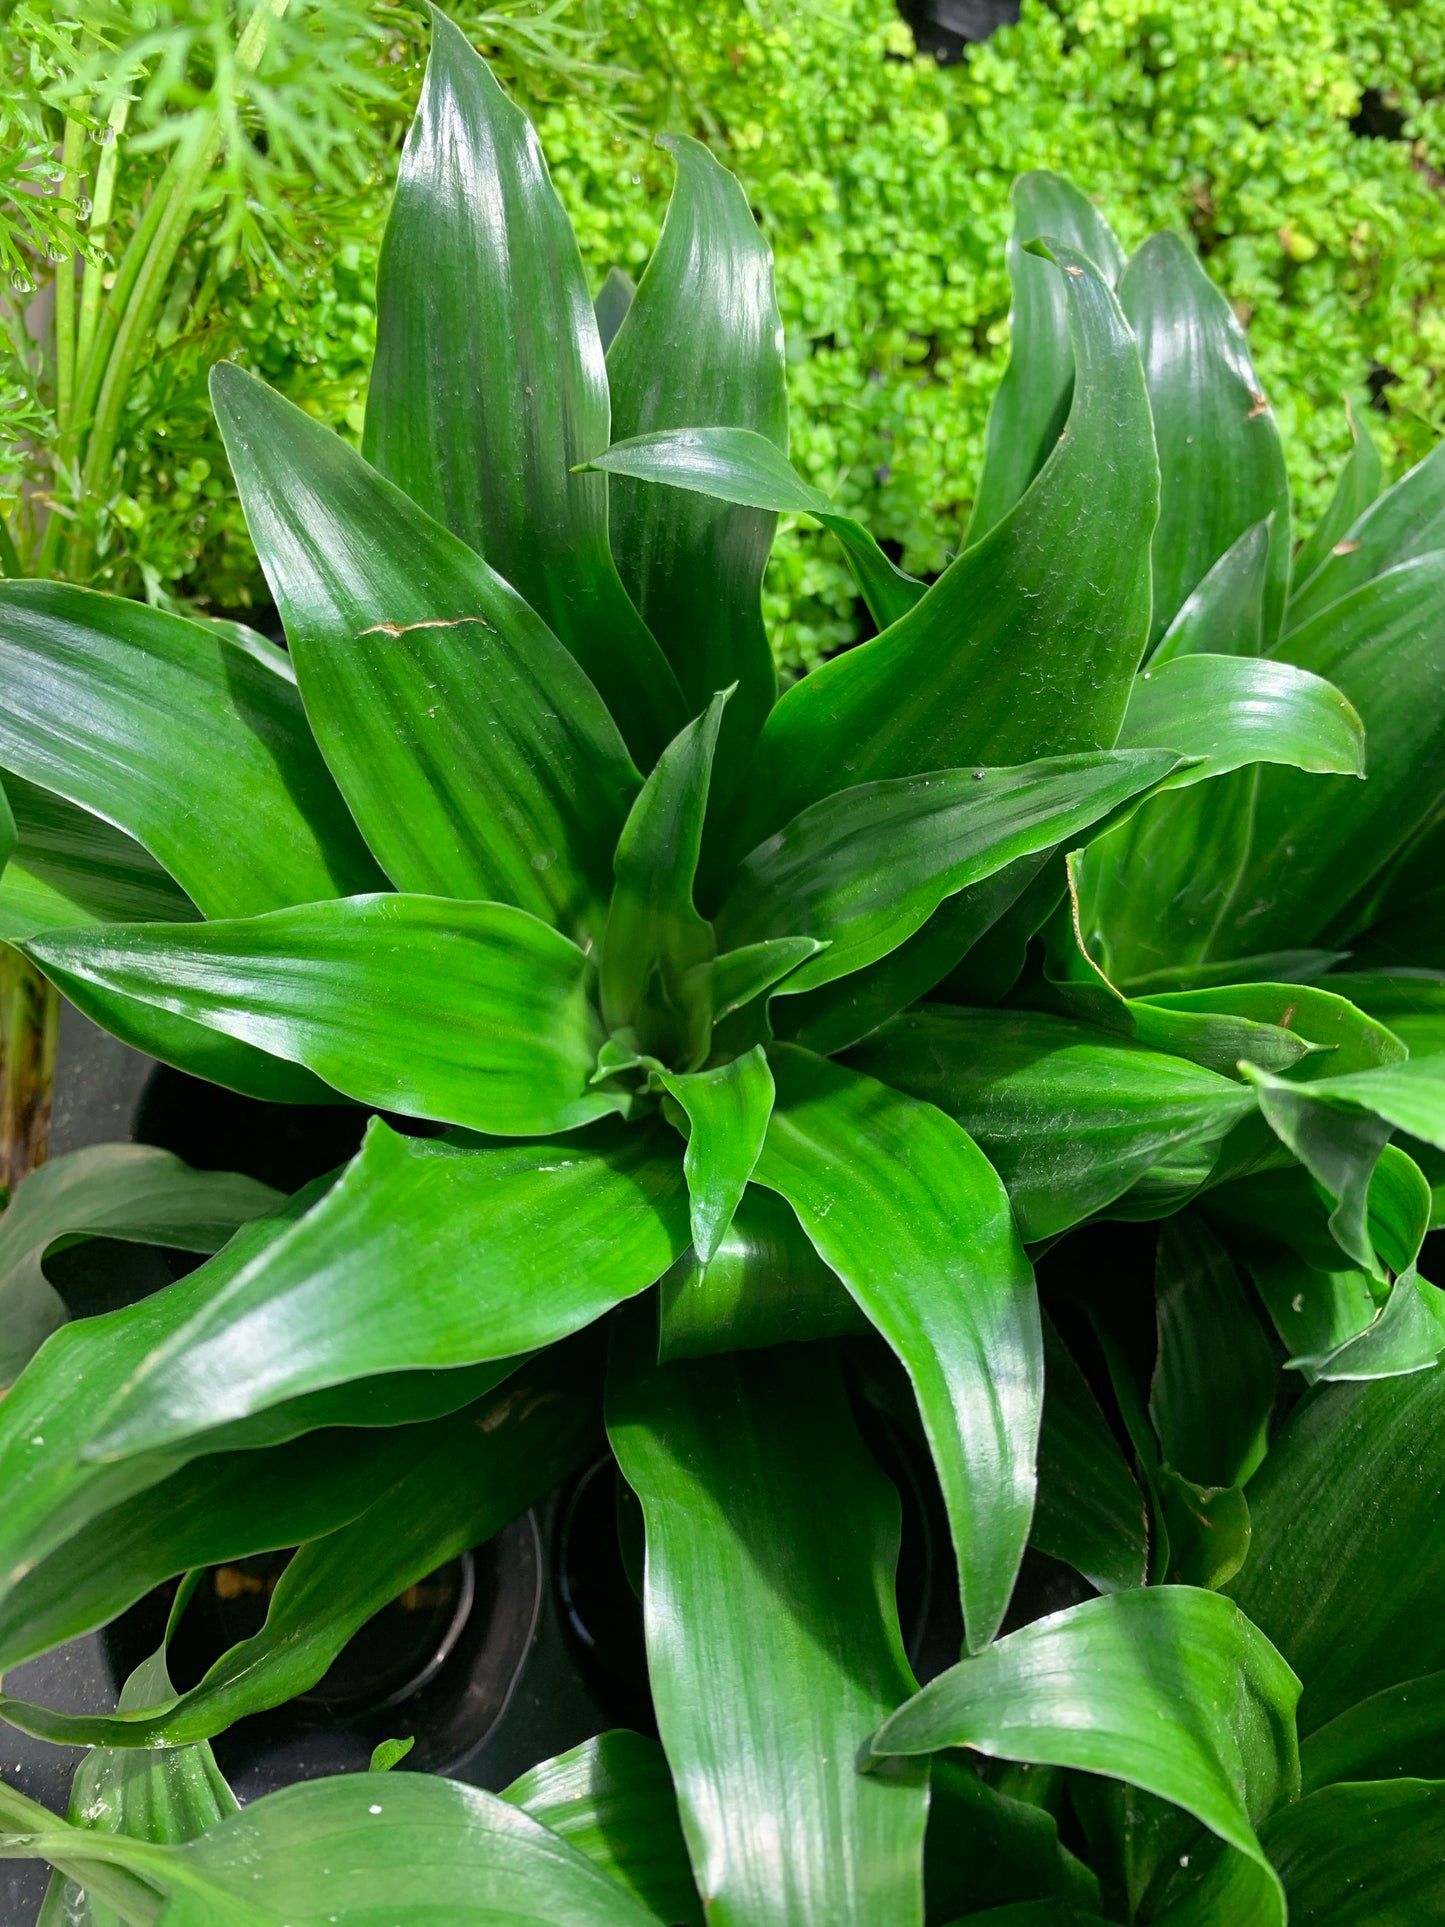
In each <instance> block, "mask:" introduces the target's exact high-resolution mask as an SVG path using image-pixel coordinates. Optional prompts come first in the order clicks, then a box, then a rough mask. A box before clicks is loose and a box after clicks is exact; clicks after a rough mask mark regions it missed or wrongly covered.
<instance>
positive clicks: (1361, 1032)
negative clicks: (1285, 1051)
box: [1138, 977, 1405, 1083]
mask: <svg viewBox="0 0 1445 1927" xmlns="http://www.w3.org/2000/svg"><path fill="white" fill-rule="evenodd" d="M1342 981H1343V980H1342V979H1340V978H1337V977H1332V978H1331V979H1330V980H1329V983H1327V984H1216V985H1214V986H1213V987H1212V988H1211V989H1208V990H1180V991H1161V992H1158V993H1157V994H1155V995H1152V996H1147V997H1142V998H1140V999H1138V1002H1139V1003H1140V1004H1143V1005H1145V1006H1147V1008H1148V1009H1149V1010H1151V1011H1155V1012H1158V1013H1160V1015H1161V1016H1163V1015H1164V1014H1166V1013H1168V1012H1196V1013H1198V1012H1207V1013H1209V1014H1210V1015H1213V1016H1232V1017H1237V1018H1239V1019H1240V1020H1241V1021H1242V1022H1245V1023H1250V1024H1261V1025H1268V1026H1270V1027H1271V1028H1273V1029H1278V1030H1283V1031H1284V1032H1285V1033H1286V1034H1287V1035H1289V1036H1295V1037H1297V1038H1298V1039H1299V1041H1300V1042H1301V1043H1303V1044H1306V1045H1308V1046H1309V1050H1308V1052H1307V1053H1306V1054H1305V1055H1304V1056H1302V1057H1300V1058H1298V1059H1296V1061H1295V1064H1294V1067H1293V1070H1292V1073H1291V1074H1292V1077H1293V1080H1294V1082H1296V1083H1300V1082H1309V1081H1311V1080H1313V1079H1315V1078H1328V1077H1330V1076H1332V1075H1335V1074H1338V1073H1339V1072H1343V1071H1362V1070H1370V1069H1373V1067H1374V1066H1375V1065H1377V1064H1393V1063H1398V1062H1399V1061H1400V1060H1401V1059H1402V1058H1403V1057H1404V1055H1405V1052H1404V1048H1403V1046H1402V1043H1401V1040H1400V1038H1399V1037H1397V1036H1396V1035H1395V1033H1394V1032H1393V1031H1391V1030H1388V1029H1387V1028H1386V1027H1385V1025H1384V1024H1382V1023H1379V1022H1377V1021H1376V1020H1375V1019H1374V1018H1373V1017H1371V1016H1367V1015H1366V1014H1365V1012H1364V1011H1362V1010H1359V1009H1357V1008H1356V1007H1355V1005H1354V1003H1353V1002H1351V1001H1350V999H1349V997H1348V996H1347V995H1346V994H1344V993H1342V992H1341V991H1336V990H1333V989H1331V988H1330V985H1331V984H1339V983H1342ZM1239 1054H1240V1056H1242V1057H1243V1056H1252V1055H1253V1054H1252V1053H1250V1052H1248V1051H1241V1052H1240V1053H1239ZM1253 1061H1255V1062H1257V1063H1263V1058H1262V1057H1253ZM1265 1068H1266V1069H1269V1068H1271V1067H1270V1066H1268V1065H1266V1066H1265Z"/></svg>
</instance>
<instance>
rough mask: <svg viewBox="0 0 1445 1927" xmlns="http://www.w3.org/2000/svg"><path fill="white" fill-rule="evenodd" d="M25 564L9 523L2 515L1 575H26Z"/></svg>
mask: <svg viewBox="0 0 1445 1927" xmlns="http://www.w3.org/2000/svg"><path fill="white" fill-rule="evenodd" d="M24 573H25V565H24V563H23V562H22V561H21V560H20V551H19V550H18V549H17V548H16V546H15V540H14V537H13V536H12V535H11V533H10V527H9V524H8V523H7V522H6V520H5V517H4V516H3V515H0V575H8V576H19V575H24Z"/></svg>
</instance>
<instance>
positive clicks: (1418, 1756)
mask: <svg viewBox="0 0 1445 1927" xmlns="http://www.w3.org/2000/svg"><path fill="white" fill-rule="evenodd" d="M1299 1757H1300V1772H1301V1775H1302V1776H1303V1780H1304V1790H1305V1792H1306V1793H1313V1792H1314V1791H1315V1789H1316V1788H1317V1787H1322V1786H1329V1785H1330V1784H1331V1782H1332V1781H1335V1780H1439V1779H1445V1773H1442V1771H1441V1769H1442V1767H1445V1673H1429V1674H1427V1675H1426V1676H1425V1678H1423V1679H1410V1680H1406V1681H1405V1682H1404V1684H1403V1685H1401V1686H1390V1687H1387V1688H1386V1689H1385V1691H1384V1692H1383V1693H1372V1694H1371V1695H1370V1697H1369V1699H1366V1700H1361V1701H1360V1703H1359V1705H1358V1706H1352V1707H1351V1708H1350V1709H1349V1711H1348V1712H1346V1713H1341V1714H1340V1715H1339V1716H1338V1717H1337V1718H1335V1719H1332V1720H1330V1721H1328V1722H1327V1723H1326V1724H1325V1725H1324V1726H1321V1727H1317V1728H1316V1729H1315V1731H1314V1732H1313V1733H1311V1734H1310V1736H1309V1738H1308V1739H1307V1740H1306V1741H1305V1742H1304V1744H1303V1745H1302V1746H1301V1748H1300V1756H1299Z"/></svg>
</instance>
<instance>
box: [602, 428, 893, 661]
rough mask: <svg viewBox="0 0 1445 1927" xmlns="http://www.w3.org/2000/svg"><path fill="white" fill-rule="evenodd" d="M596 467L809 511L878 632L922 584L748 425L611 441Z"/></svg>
mask: <svg viewBox="0 0 1445 1927" xmlns="http://www.w3.org/2000/svg"><path fill="white" fill-rule="evenodd" d="M591 466H592V467H593V468H597V469H603V470H605V471H606V473H607V474H609V475H626V476H629V477H630V478H631V479H632V480H633V481H635V482H660V483H662V484H663V485H664V486H666V487H670V488H683V489H690V490H692V492H693V493H694V494H697V495H707V496H711V497H712V499H713V500H714V501H718V502H732V503H734V504H735V505H736V506H737V507H738V508H752V509H766V510H767V511H769V512H770V513H772V514H778V515H810V516H812V517H813V519H814V520H815V521H817V522H820V523H821V524H822V526H823V527H824V528H825V529H827V530H828V532H829V534H830V535H833V536H835V537H836V538H837V540H838V543H839V545H840V546H841V548H842V550H843V554H844V558H845V559H846V561H847V563H848V566H849V568H850V569H851V570H852V571H853V578H854V581H855V582H856V583H857V585H858V590H859V593H860V594H861V595H862V597H863V599H864V601H865V602H866V603H867V605H868V611H869V614H870V615H871V616H872V617H873V620H874V622H875V623H876V624H877V626H878V627H879V628H880V629H886V628H887V627H888V625H889V624H890V623H891V622H897V621H898V620H899V619H900V618H901V617H903V616H906V615H907V613H908V611H909V610H910V609H911V608H912V607H913V605H914V604H915V603H916V602H917V601H919V599H920V598H921V597H922V596H923V594H924V593H925V591H926V588H927V584H926V583H922V582H920V581H918V580H917V578H916V577H914V576H911V575H908V574H906V573H905V572H904V571H903V570H902V569H900V568H898V567H897V566H896V565H895V564H894V563H892V562H890V561H889V559H888V557H887V556H886V555H885V554H884V553H883V551H882V550H881V549H880V548H879V546H878V544H877V543H876V542H875V541H874V539H873V537H872V536H871V535H870V534H869V533H868V531H867V529H865V528H864V527H863V525H862V523H861V522H857V521H855V520H854V519H853V517H852V516H850V515H839V514H838V513H837V512H836V511H835V510H834V508H833V506H832V498H831V497H830V496H827V495H825V494H824V493H823V491H822V489H820V488H814V487H813V485H812V483H811V482H806V481H804V479H803V477H802V476H801V475H800V474H799V473H798V471H797V469H795V468H794V467H793V464H792V463H791V462H790V461H789V460H788V458H787V456H786V455H785V454H784V452H783V450H782V449H781V448H780V447H779V446H778V445H777V443H776V442H771V441H769V440H768V438H767V436H766V435H759V434H758V433H757V431H756V430H755V429H751V428H675V429H662V430H660V431H659V432H658V433H657V434H654V435H634V436H632V437H631V438H630V440H628V441H625V442H614V443H613V444H612V446H611V448H609V449H607V450H606V451H605V452H604V453H603V454H601V455H599V456H597V457H596V459H595V460H594V461H593V462H592V463H591Z"/></svg>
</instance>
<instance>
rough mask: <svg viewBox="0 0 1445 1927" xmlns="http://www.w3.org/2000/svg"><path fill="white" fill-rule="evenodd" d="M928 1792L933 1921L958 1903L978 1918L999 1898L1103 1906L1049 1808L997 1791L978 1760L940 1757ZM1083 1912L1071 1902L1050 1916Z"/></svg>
mask: <svg viewBox="0 0 1445 1927" xmlns="http://www.w3.org/2000/svg"><path fill="white" fill-rule="evenodd" d="M928 1791H929V1800H928V1836H927V1840H926V1842H925V1846H924V1887H925V1891H926V1892H927V1895H928V1917H929V1919H930V1920H941V1919H942V1918H943V1917H944V1915H945V1914H952V1913H953V1912H954V1911H955V1910H956V1909H957V1908H959V1907H962V1908H963V1909H964V1910H965V1912H966V1913H968V1914H970V1915H972V1916H973V1917H975V1918H977V1917H978V1915H979V1910H980V1909H981V1908H984V1907H989V1906H991V1905H992V1903H994V1902H995V1901H1001V1900H1013V1901H1018V1900H1019V1899H1020V1898H1021V1897H1022V1898H1023V1899H1024V1900H1026V1901H1029V1900H1033V1899H1034V1898H1035V1897H1036V1896H1038V1895H1048V1896H1050V1897H1051V1899H1052V1900H1054V1901H1056V1902H1058V1903H1060V1904H1064V1903H1066V1902H1067V1901H1069V1900H1078V1901H1080V1902H1082V1903H1084V1904H1092V1905H1094V1906H1097V1905H1098V1902H1099V1886H1098V1882H1097V1881H1096V1880H1095V1879H1094V1877H1093V1876H1092V1874H1091V1873H1090V1872H1089V1871H1088V1869H1087V1868H1086V1867H1084V1866H1083V1865H1082V1864H1081V1863H1080V1862H1079V1861H1077V1860H1075V1858H1074V1856H1073V1855H1072V1854H1071V1853H1070V1852H1069V1851H1068V1849H1067V1848H1066V1847H1063V1846H1061V1845H1060V1844H1059V1829H1058V1824H1057V1822H1056V1821H1055V1819H1054V1817H1053V1815H1052V1814H1051V1813H1049V1812H1047V1811H1046V1810H1045V1809H1044V1808H1043V1807H1042V1806H1038V1805H1032V1804H1030V1803H1029V1801H1028V1800H1026V1799H1023V1800H1016V1799H1012V1798H1011V1797H1010V1796H1009V1795H1008V1794H1006V1793H1000V1792H998V1791H997V1790H996V1789H995V1788H993V1787H991V1786H990V1785H989V1784H988V1782H987V1781H986V1780H984V1779H982V1778H981V1777H980V1775H979V1774H978V1773H977V1772H976V1771H975V1769H974V1767H973V1766H972V1765H964V1764H963V1763H962V1762H961V1761H957V1762H956V1761H954V1760H935V1761H934V1763H933V1766H932V1768H931V1770H930V1773H929V1790H928ZM1009 1911H1012V1910H1009ZM983 1918H985V1919H992V1918H993V1916H992V1914H991V1913H990V1914H987V1915H984V1916H983ZM1077 1918H1078V1916H1077V1915H1076V1914H1075V1913H1074V1911H1073V1909H1072V1908H1066V1911H1065V1912H1063V1913H1062V1914H1061V1915H1059V1916H1055V1915H1053V1914H1050V1915H1049V1917H1048V1922H1047V1927H1059V1922H1060V1920H1063V1921H1064V1922H1066V1923H1067V1922H1069V1921H1073V1920H1076V1919H1077Z"/></svg>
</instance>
